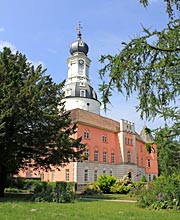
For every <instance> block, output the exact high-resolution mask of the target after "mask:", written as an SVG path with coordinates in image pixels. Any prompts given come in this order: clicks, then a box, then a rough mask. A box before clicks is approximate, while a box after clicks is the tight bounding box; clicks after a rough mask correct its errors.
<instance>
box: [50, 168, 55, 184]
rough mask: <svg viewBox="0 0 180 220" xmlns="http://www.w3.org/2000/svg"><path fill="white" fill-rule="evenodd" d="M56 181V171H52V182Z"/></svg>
mask: <svg viewBox="0 0 180 220" xmlns="http://www.w3.org/2000/svg"><path fill="white" fill-rule="evenodd" d="M54 181H55V170H52V171H51V182H54Z"/></svg>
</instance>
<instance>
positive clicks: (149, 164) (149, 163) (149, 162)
mask: <svg viewBox="0 0 180 220" xmlns="http://www.w3.org/2000/svg"><path fill="white" fill-rule="evenodd" d="M150 166H151V161H150V159H148V167H150Z"/></svg>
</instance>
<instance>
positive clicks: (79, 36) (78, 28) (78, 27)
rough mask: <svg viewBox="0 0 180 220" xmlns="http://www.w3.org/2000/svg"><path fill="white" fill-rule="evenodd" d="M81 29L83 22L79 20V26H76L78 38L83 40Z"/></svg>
mask: <svg viewBox="0 0 180 220" xmlns="http://www.w3.org/2000/svg"><path fill="white" fill-rule="evenodd" d="M81 29H82V26H81V22H80V21H79V24H78V26H76V30H77V31H78V34H77V36H78V40H81V39H82V38H81V36H82V34H81Z"/></svg>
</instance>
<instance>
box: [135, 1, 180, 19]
mask: <svg viewBox="0 0 180 220" xmlns="http://www.w3.org/2000/svg"><path fill="white" fill-rule="evenodd" d="M139 1H140V3H141V4H143V5H144V7H147V6H148V4H149V2H150V1H149V0H139ZM164 3H165V4H166V12H167V13H168V16H169V18H171V19H173V18H174V10H178V11H180V0H164Z"/></svg>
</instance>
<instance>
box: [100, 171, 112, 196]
mask: <svg viewBox="0 0 180 220" xmlns="http://www.w3.org/2000/svg"><path fill="white" fill-rule="evenodd" d="M115 182H116V178H115V177H114V176H107V175H105V174H104V175H101V176H99V178H98V181H97V187H98V188H99V189H100V191H101V192H103V193H110V192H111V187H112V186H113V185H114V184H115Z"/></svg>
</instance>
